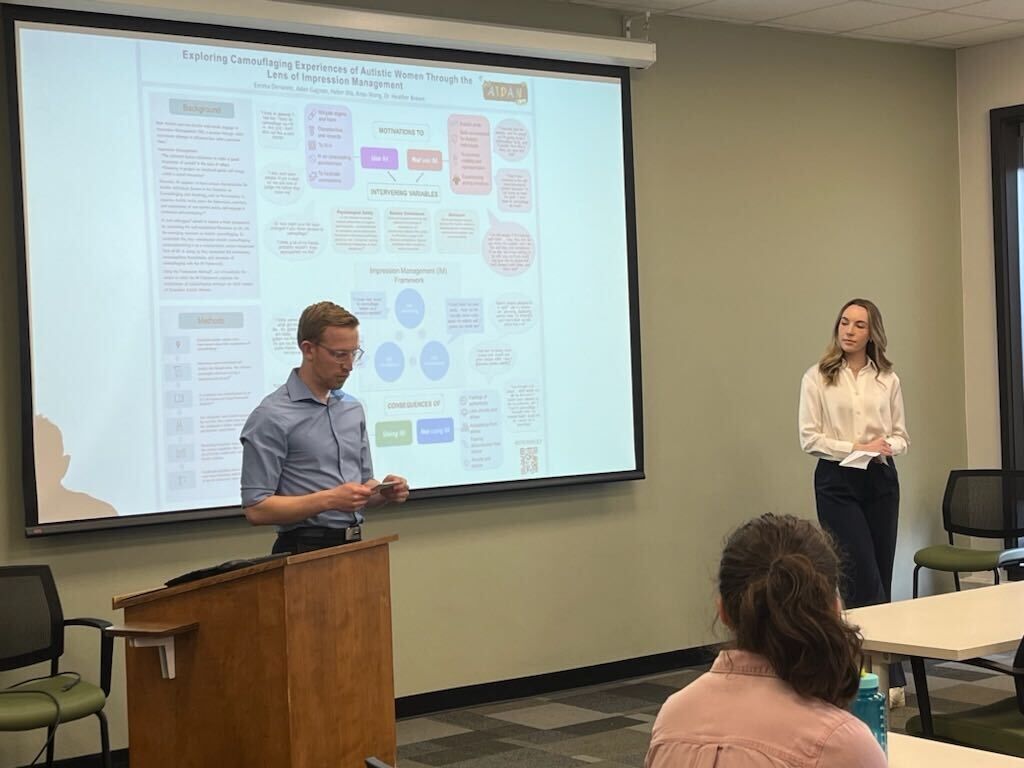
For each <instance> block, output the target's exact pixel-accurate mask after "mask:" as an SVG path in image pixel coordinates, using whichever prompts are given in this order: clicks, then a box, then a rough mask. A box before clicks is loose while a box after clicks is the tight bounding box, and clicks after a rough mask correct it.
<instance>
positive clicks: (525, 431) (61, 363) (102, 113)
mask: <svg viewBox="0 0 1024 768" xmlns="http://www.w3.org/2000/svg"><path fill="white" fill-rule="evenodd" d="M18 39H19V63H20V69H19V94H20V97H21V110H22V111H21V123H22V125H21V132H22V148H23V152H22V156H23V165H24V169H25V170H24V177H25V181H24V187H25V196H26V199H27V201H28V203H30V204H28V205H26V211H25V219H26V240H27V250H28V254H27V264H28V284H29V291H28V294H29V305H30V329H31V337H30V341H31V344H32V348H33V357H32V363H33V367H32V385H33V389H32V395H33V402H34V407H35V412H36V413H38V414H40V415H42V414H47V415H52V418H53V419H54V420H55V422H57V423H60V424H61V429H62V430H63V431H64V435H65V441H66V442H68V443H69V444H71V443H74V444H75V445H76V446H81V447H82V452H83V453H86V454H88V455H89V457H90V458H88V459H87V460H83V461H82V462H81V466H79V461H78V459H77V454H75V461H72V462H70V464H69V467H68V472H69V476H68V480H69V481H74V482H77V483H78V485H77V486H74V485H72V486H71V487H76V488H79V489H80V490H82V492H83V493H91V494H94V495H95V497H96V498H97V499H102V500H104V501H105V503H106V504H107V508H104V509H103V510H102V514H107V513H108V509H116V511H117V513H118V514H120V515H122V516H125V515H138V514H146V513H151V512H155V511H175V510H192V509H200V508H214V507H229V506H234V505H237V503H238V488H239V470H240V462H241V449H240V445H239V442H238V435H239V432H240V430H241V427H242V424H243V423H244V422H245V419H246V417H247V416H248V414H249V413H250V412H251V411H252V409H253V408H255V407H256V405H258V403H259V402H260V401H261V399H262V398H263V397H264V396H265V395H267V394H268V393H269V392H271V391H272V390H273V389H275V388H277V387H278V386H280V385H281V384H282V383H283V382H284V381H285V380H286V378H287V377H288V374H289V372H290V371H291V369H292V368H293V367H295V366H296V365H298V363H299V361H300V353H299V350H298V347H297V341H296V331H297V318H298V316H299V314H300V313H301V311H302V309H303V308H304V307H305V306H307V305H308V304H310V303H312V302H314V301H319V300H323V299H328V300H332V301H335V302H337V303H339V304H342V305H343V306H345V307H347V308H348V309H350V310H351V311H352V312H353V313H354V314H355V315H356V316H357V317H358V318H359V319H360V334H361V339H362V346H363V348H364V349H365V350H366V355H365V357H364V358H363V361H362V363H361V365H360V367H359V368H357V370H356V371H355V373H354V374H353V376H352V377H351V378H350V380H349V382H348V383H347V385H346V391H348V392H349V393H350V394H352V395H353V396H355V397H357V398H359V399H360V400H361V401H362V402H363V404H364V407H365V411H366V414H367V429H368V431H369V437H370V443H371V447H372V450H373V458H374V466H375V470H376V474H378V475H380V476H383V475H384V474H387V473H388V472H396V473H402V474H404V475H406V476H407V477H408V478H409V481H410V484H411V486H412V487H413V488H417V489H443V488H447V487H451V488H461V487H464V486H472V485H478V484H491V483H502V482H515V481H519V480H530V479H539V478H545V477H564V476H575V475H580V474H602V473H615V472H623V471H627V472H628V471H634V470H636V469H637V458H636V453H635V435H634V428H633V424H634V416H633V414H634V411H633V404H634V391H633V378H632V365H631V362H632V348H631V328H630V303H629V281H628V262H627V252H628V248H627V238H626V219H625V212H624V211H625V208H624V202H623V201H624V196H625V192H624V183H625V182H624V169H623V159H622V157H623V155H622V141H623V132H622V118H621V106H622V97H621V90H620V83H619V80H618V79H615V78H599V77H593V76H582V75H567V74H562V73H550V74H544V73H538V72H535V71H529V70H523V71H506V70H503V69H500V68H492V69H486V68H482V67H479V66H473V67H470V66H468V65H452V64H441V63H437V62H435V63H424V62H415V61H412V60H400V59H381V58H378V57H372V58H371V57H362V58H357V57H352V56H351V55H349V56H347V57H346V56H342V55H339V54H326V53H323V52H313V51H302V50H293V49H287V50H282V49H274V48H266V47H264V48H258V47H254V46H249V45H243V44H241V43H226V42H218V43H213V42H210V41H203V40H195V39H177V38H169V37H166V36H162V37H156V36H141V37H138V38H132V37H128V36H124V35H104V34H101V33H98V32H96V31H95V30H91V31H88V32H85V31H65V30H59V29H52V28H49V27H46V26H38V27H37V26H26V27H25V28H23V29H21V31H20V34H19V37H18ZM100 54H102V55H100ZM83 68H85V69H87V72H84V73H83V72H82V69H83ZM55 69H58V70H60V71H61V72H62V73H63V77H61V78H60V79H58V80H57V81H56V82H54V81H53V79H52V77H51V75H52V73H53V72H54V70H55ZM98 89H99V90H101V91H102V93H103V105H104V108H103V109H96V108H95V102H94V101H92V100H91V99H90V93H91V94H92V95H93V96H95V94H96V92H97V90H98ZM58 108H59V109H60V110H61V113H62V114H70V115H73V118H72V119H70V120H62V121H60V122H59V123H57V122H55V121H53V120H52V119H51V117H52V115H53V114H54V110H56V109H58ZM72 158H77V164H76V174H74V175H72V176H70V177H69V175H68V174H67V173H66V168H67V165H66V163H68V162H70V161H71V160H72ZM97 185H99V186H98V190H97ZM90 190H91V191H90ZM54 220H60V221H62V222H64V226H63V227H61V228H60V229H59V230H55V229H54V228H53V227H52V222H53V221H54ZM69 249H70V252H74V253H76V254H77V257H76V259H75V260H74V264H73V265H70V266H69V263H68V259H67V256H66V254H67V253H68V252H69ZM72 285H73V286H74V290H71V289H70V286H72ZM78 294H82V295H83V296H97V295H102V296H104V297H105V300H104V301H103V302H101V306H99V307H94V308H92V309H90V310H89V311H88V312H82V313H80V314H79V315H76V321H75V325H76V327H75V328H74V329H72V330H71V333H72V336H76V335H80V336H81V337H82V338H85V337H88V336H90V333H101V332H102V331H101V329H102V328H104V327H106V326H107V325H108V324H109V325H110V327H116V328H118V329H119V333H118V343H117V344H116V345H113V346H112V347H111V348H109V349H103V350H97V349H96V348H95V346H93V347H92V348H88V347H79V346H78V345H77V344H75V343H71V344H69V345H67V346H68V347H70V350H69V349H67V348H66V349H63V350H62V353H63V354H64V355H70V357H71V359H70V360H69V359H68V358H67V357H66V356H65V357H61V355H59V354H57V353H55V352H51V351H50V350H49V348H48V346H47V344H46V343H45V342H46V340H47V339H49V338H54V336H55V334H58V333H61V332H63V333H67V332H68V329H67V328H66V327H62V326H61V324H60V323H59V322H58V321H57V320H56V319H55V317H57V316H58V313H59V312H64V313H65V314H64V315H63V316H66V306H67V302H68V301H69V300H70V301H80V300H79V299H76V296H77V295H78ZM69 363H70V364H72V365H74V367H75V370H77V371H81V372H82V373H83V374H84V375H88V376H93V377H94V380H95V381H102V382H105V386H104V387H101V388H100V389H99V392H98V393H97V394H98V402H97V403H96V407H95V409H89V411H88V412H83V411H82V410H81V409H79V408H75V407H73V406H72V405H70V404H69V403H68V401H67V397H66V390H65V389H64V386H65V384H66V382H65V381H64V380H63V379H62V377H61V376H60V375H58V373H57V372H58V371H61V370H67V366H68V365H69ZM111 414H114V415H115V420H116V425H115V426H111V425H110V424H109V423H107V422H109V419H110V417H111ZM104 418H106V419H107V422H104ZM113 433H116V434H117V437H116V438H114V437H113ZM62 455H63V454H62ZM40 460H41V459H40V458H39V457H38V456H37V462H38V461H40ZM135 464H139V465H144V466H145V467H146V469H145V470H143V471H141V472H140V473H139V475H138V476H137V477H135V478H133V479H132V480H126V478H125V472H124V469H123V468H124V467H125V466H130V465H135ZM40 505H41V507H42V496H41V497H40ZM61 514H63V513H61ZM89 514H95V515H96V516H97V517H98V516H101V508H100V507H94V508H93V511H92V512H91V513H89ZM68 519H71V517H70V516H69V517H68ZM42 521H43V515H42V512H41V513H40V522H42Z"/></svg>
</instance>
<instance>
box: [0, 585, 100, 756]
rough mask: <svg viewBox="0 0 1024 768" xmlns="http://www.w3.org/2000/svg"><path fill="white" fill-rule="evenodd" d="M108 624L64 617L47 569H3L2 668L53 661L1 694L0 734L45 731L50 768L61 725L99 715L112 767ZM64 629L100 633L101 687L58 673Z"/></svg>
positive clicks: (0, 588) (0, 614)
mask: <svg viewBox="0 0 1024 768" xmlns="http://www.w3.org/2000/svg"><path fill="white" fill-rule="evenodd" d="M109 626H110V622H109V621H104V620H102V619H65V618H64V614H63V612H62V611H61V607H60V598H59V597H58V595H57V587H56V585H55V584H54V581H53V574H52V573H51V572H50V567H49V566H47V565H11V566H3V567H0V670H12V669H19V668H22V667H28V666H30V665H33V664H39V663H42V662H46V661H49V662H50V674H49V675H46V676H44V677H32V678H30V679H28V680H23V681H22V682H20V683H15V684H13V685H11V686H9V687H7V688H4V689H2V690H0V731H28V730H34V729H36V728H46V731H47V738H46V743H45V744H44V745H43V746H44V748H45V749H46V765H47V766H51V765H52V764H53V748H54V737H55V736H56V732H57V726H58V725H60V724H61V723H66V722H68V721H70V720H78V719H79V718H82V717H87V716H89V715H95V716H96V717H97V719H98V720H99V722H100V745H101V753H102V757H103V765H104V768H110V738H109V736H108V732H107V718H106V716H105V715H104V714H103V707H104V705H105V704H106V701H107V696H108V694H109V693H110V667H111V662H112V660H113V655H114V640H113V638H111V637H107V636H106V635H105V634H103V629H104V628H106V627H109ZM65 627H93V628H95V629H98V630H100V635H101V639H100V670H99V672H100V684H99V685H98V686H97V685H93V684H92V683H88V682H86V681H85V680H82V679H81V678H80V677H79V675H78V673H77V672H70V671H64V672H60V671H59V670H60V657H61V655H62V654H63V653H64V629H65ZM42 751H43V750H42V749H40V750H39V754H42ZM38 757H39V755H36V759H38ZM34 762H35V761H33V763H34Z"/></svg>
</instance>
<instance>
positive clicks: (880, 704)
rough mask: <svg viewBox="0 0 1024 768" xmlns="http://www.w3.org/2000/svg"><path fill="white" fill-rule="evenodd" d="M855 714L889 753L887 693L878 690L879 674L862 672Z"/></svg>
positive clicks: (855, 700)
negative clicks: (886, 709) (886, 710)
mask: <svg viewBox="0 0 1024 768" xmlns="http://www.w3.org/2000/svg"><path fill="white" fill-rule="evenodd" d="M853 714H855V715H856V716H857V717H858V718H859V719H861V720H862V721H864V724H865V725H867V727H868V728H869V729H870V730H871V733H872V734H873V735H874V737H875V738H876V739H877V740H878V745H879V746H880V747H881V748H882V751H883V752H885V754H886V755H888V754H889V745H888V739H887V732H888V728H887V723H886V719H885V694H884V693H882V692H881V691H879V690H878V675H873V674H871V673H870V672H862V673H861V676H860V688H859V689H858V691H857V698H856V699H854V700H853Z"/></svg>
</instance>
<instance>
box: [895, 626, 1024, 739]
mask: <svg viewBox="0 0 1024 768" xmlns="http://www.w3.org/2000/svg"><path fill="white" fill-rule="evenodd" d="M965 663H967V664H972V665H974V666H977V667H984V668H985V669H991V670H994V671H996V672H1002V673H1004V674H1007V675H1012V676H1013V683H1014V689H1015V694H1014V695H1013V696H1010V697H1008V698H1005V699H1003V700H1001V701H997V702H995V703H994V704H986V705H985V706H981V707H974V708H973V709H968V710H966V711H964V712H957V713H955V714H949V715H945V714H935V713H932V727H933V729H934V733H935V736H936V737H938V738H940V739H942V740H944V741H952V742H955V743H957V744H962V745H964V746H968V747H975V748H977V749H983V750H986V751H988V752H1001V753H1002V754H1004V755H1015V756H1017V757H1024V639H1022V640H1021V643H1020V645H1018V646H1017V653H1016V655H1015V656H1014V659H1013V665H1012V666H1011V665H1007V664H1002V663H1000V662H997V661H993V660H992V659H986V658H980V659H971V660H970V661H968V662H965ZM907 733H910V734H913V735H915V736H919V735H922V733H923V727H922V724H921V717H920V715H914V717H912V718H910V720H908V721H907Z"/></svg>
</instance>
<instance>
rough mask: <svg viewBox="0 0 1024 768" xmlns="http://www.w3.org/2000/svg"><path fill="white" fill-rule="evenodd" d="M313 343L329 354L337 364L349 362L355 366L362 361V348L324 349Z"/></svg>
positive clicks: (321, 345)
mask: <svg viewBox="0 0 1024 768" xmlns="http://www.w3.org/2000/svg"><path fill="white" fill-rule="evenodd" d="M313 343H314V344H316V345H317V346H318V347H320V349H322V350H324V351H325V352H326V353H327V354H329V355H330V356H331V357H333V358H334V359H335V360H337V361H338V362H339V363H348V362H351V363H352V364H355V363H358V362H359V361H360V360H362V359H363V354H364V353H363V348H362V347H356V348H355V349H331V348H330V347H325V346H324V345H323V344H321V343H319V342H316V341H314V342H313Z"/></svg>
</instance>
